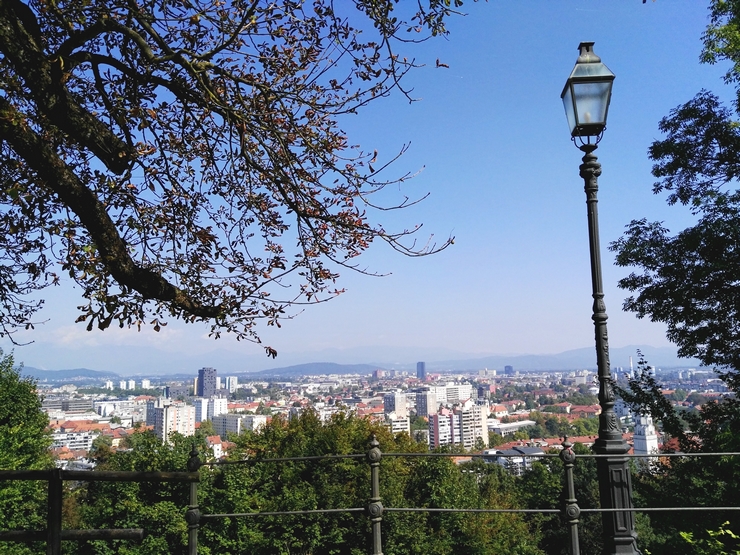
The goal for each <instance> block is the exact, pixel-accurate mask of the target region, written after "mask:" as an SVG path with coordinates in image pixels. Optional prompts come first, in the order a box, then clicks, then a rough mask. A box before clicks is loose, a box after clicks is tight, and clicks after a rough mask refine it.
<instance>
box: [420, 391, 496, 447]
mask: <svg viewBox="0 0 740 555" xmlns="http://www.w3.org/2000/svg"><path fill="white" fill-rule="evenodd" d="M486 412H487V409H486V408H485V407H480V406H478V405H476V404H475V402H474V401H473V400H472V399H468V400H467V401H465V402H464V403H461V404H459V405H455V407H454V408H453V409H452V410H450V409H446V408H442V409H440V410H439V412H438V413H437V414H433V415H431V416H430V417H429V447H430V449H433V448H435V447H439V446H440V445H455V444H459V445H462V446H463V447H464V448H465V449H473V448H474V447H475V445H476V443H479V442H478V440H480V441H481V442H483V445H485V446H488V426H487V416H488V415H487V414H486Z"/></svg>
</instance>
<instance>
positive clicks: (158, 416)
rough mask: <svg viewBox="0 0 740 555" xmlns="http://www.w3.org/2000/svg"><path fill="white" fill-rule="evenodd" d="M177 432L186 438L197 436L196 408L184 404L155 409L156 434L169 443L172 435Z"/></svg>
mask: <svg viewBox="0 0 740 555" xmlns="http://www.w3.org/2000/svg"><path fill="white" fill-rule="evenodd" d="M174 432H177V433H179V434H182V435H184V436H192V435H194V434H195V407H193V406H190V405H185V404H182V403H177V404H174V403H173V404H171V405H167V406H164V407H162V408H155V409H154V433H155V434H156V436H157V437H158V438H159V439H160V440H162V441H164V442H168V441H169V437H170V434H172V433H174Z"/></svg>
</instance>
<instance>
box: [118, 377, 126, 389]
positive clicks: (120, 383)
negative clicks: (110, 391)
mask: <svg viewBox="0 0 740 555" xmlns="http://www.w3.org/2000/svg"><path fill="white" fill-rule="evenodd" d="M118 389H122V390H123V391H126V380H121V381H120V382H118Z"/></svg>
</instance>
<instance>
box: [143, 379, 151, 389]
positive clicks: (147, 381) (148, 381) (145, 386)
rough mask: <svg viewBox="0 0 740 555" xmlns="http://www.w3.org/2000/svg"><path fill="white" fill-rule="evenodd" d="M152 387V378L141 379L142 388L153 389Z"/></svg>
mask: <svg viewBox="0 0 740 555" xmlns="http://www.w3.org/2000/svg"><path fill="white" fill-rule="evenodd" d="M151 388H152V382H151V381H150V380H146V379H144V380H141V389H151Z"/></svg>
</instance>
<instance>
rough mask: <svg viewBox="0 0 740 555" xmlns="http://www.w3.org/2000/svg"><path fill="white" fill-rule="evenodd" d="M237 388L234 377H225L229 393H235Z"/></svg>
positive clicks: (236, 380)
mask: <svg viewBox="0 0 740 555" xmlns="http://www.w3.org/2000/svg"><path fill="white" fill-rule="evenodd" d="M238 388H239V379H238V378H237V377H236V376H226V389H227V390H228V391H229V393H236V390H237V389H238Z"/></svg>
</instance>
